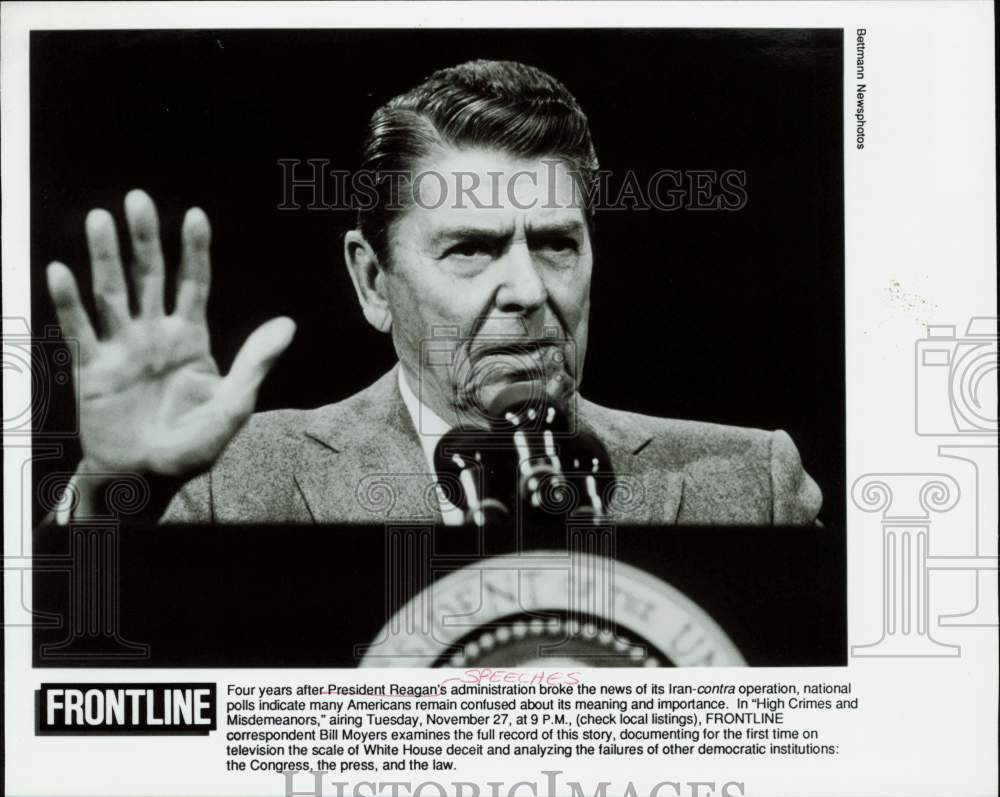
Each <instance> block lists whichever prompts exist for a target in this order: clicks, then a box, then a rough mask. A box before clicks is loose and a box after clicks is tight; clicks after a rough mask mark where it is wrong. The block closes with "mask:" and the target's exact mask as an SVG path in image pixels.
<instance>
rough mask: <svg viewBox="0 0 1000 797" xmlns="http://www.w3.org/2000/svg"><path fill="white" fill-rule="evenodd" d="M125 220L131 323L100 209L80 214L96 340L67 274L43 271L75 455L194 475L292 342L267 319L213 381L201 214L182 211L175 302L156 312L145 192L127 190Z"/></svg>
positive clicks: (113, 467)
mask: <svg viewBox="0 0 1000 797" xmlns="http://www.w3.org/2000/svg"><path fill="white" fill-rule="evenodd" d="M126 213H127V214H128V216H129V226H130V229H131V230H132V234H133V250H134V251H135V252H136V256H137V266H136V269H135V278H134V283H135V293H136V295H137V297H138V298H139V302H138V303H139V307H140V312H139V313H138V314H137V315H136V316H134V317H133V316H132V315H131V314H130V313H129V310H128V299H127V292H126V287H125V282H124V276H123V274H122V272H121V266H120V263H119V260H118V253H117V239H116V235H115V231H114V225H113V221H111V218H110V216H109V215H108V214H106V213H103V212H100V211H93V212H92V213H91V215H90V217H88V224H87V232H88V239H89V243H90V248H91V257H92V261H93V267H94V288H95V295H96V299H97V305H98V308H99V313H100V316H101V319H102V321H103V322H104V324H103V326H104V328H105V330H106V331H107V334H106V336H105V337H104V339H101V340H98V339H97V337H96V335H95V333H94V330H93V328H92V326H91V325H90V321H89V318H88V317H87V314H86V311H85V310H84V309H83V306H82V304H81V303H80V299H79V294H78V291H77V289H76V283H75V280H74V279H73V276H72V274H71V273H70V272H69V270H68V269H67V268H66V267H65V266H63V265H62V264H58V263H54V264H52V265H51V266H50V267H49V290H50V293H51V294H52V297H53V300H54V301H55V304H56V309H57V312H58V314H59V320H60V323H61V325H62V327H63V333H64V335H66V336H67V337H74V338H76V340H77V343H78V347H77V348H78V352H79V361H78V363H77V365H78V369H77V385H76V389H77V394H78V397H79V411H80V436H81V444H82V447H83V454H84V459H85V460H86V461H87V462H88V463H89V466H90V468H91V469H93V470H95V471H98V472H105V473H122V472H138V473H155V474H161V475H166V476H182V475H186V474H193V473H196V472H198V471H200V470H204V469H206V468H208V467H209V466H211V464H212V463H213V462H214V461H215V459H216V458H217V457H218V456H219V454H220V453H221V452H222V450H223V449H224V448H225V447H226V445H227V444H228V442H229V441H230V439H231V438H232V436H233V435H234V434H235V433H236V432H237V431H238V430H239V428H240V426H241V425H242V424H243V422H244V421H245V420H246V418H247V417H248V416H249V415H250V413H251V412H252V411H253V407H254V403H255V401H256V395H257V390H258V388H259V386H260V383H261V382H262V381H263V379H264V377H265V376H266V374H267V372H268V371H269V370H270V368H271V366H272V365H273V362H274V360H275V359H276V358H277V357H278V356H279V355H280V354H281V352H282V351H284V349H285V348H286V347H287V346H288V344H289V343H290V342H291V335H292V333H293V332H294V325H293V324H292V323H291V321H290V320H288V319H273V320H272V321H269V322H268V323H266V324H264V325H263V326H261V327H260V328H258V329H257V330H256V331H255V332H254V333H253V334H252V335H251V336H250V337H249V338H248V340H247V341H246V343H245V344H244V345H243V347H242V348H241V350H240V352H239V354H238V355H237V357H236V360H235V361H234V363H233V367H232V369H231V370H230V372H229V374H228V375H227V376H225V377H223V376H222V375H221V374H220V372H219V369H218V367H217V366H216V364H215V360H214V359H213V358H212V355H211V352H210V349H209V333H208V327H207V324H206V323H205V302H206V300H207V295H208V254H207V250H208V238H209V234H208V223H207V219H205V218H204V214H202V213H201V212H200V211H189V213H188V217H187V218H186V219H185V224H184V230H183V238H184V252H185V257H184V262H183V263H182V270H181V277H180V280H179V283H178V296H177V306H176V309H175V310H174V312H173V313H172V314H170V315H165V314H164V312H163V304H162V284H163V275H162V256H161V255H159V235H158V229H157V227H156V223H157V222H156V215H155V213H156V212H155V209H154V208H153V206H152V202H151V201H150V200H149V198H148V197H147V196H146V195H145V194H142V193H141V192H132V193H131V194H130V195H129V197H128V198H127V199H126Z"/></svg>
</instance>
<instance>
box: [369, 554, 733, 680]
mask: <svg viewBox="0 0 1000 797" xmlns="http://www.w3.org/2000/svg"><path fill="white" fill-rule="evenodd" d="M745 665H746V660H745V659H744V658H743V656H742V654H741V653H740V651H739V650H738V649H737V647H736V646H735V645H734V644H733V642H732V640H730V639H729V637H728V635H727V634H726V632H725V631H723V629H722V628H721V627H720V626H719V624H718V623H716V622H715V620H714V619H712V617H710V616H709V615H708V614H707V613H706V612H705V611H704V610H703V609H702V608H701V607H700V606H698V605H697V604H696V603H695V602H694V601H692V600H691V599H690V598H688V597H687V596H686V595H684V594H683V593H682V592H680V591H679V590H677V589H676V588H675V587H672V586H671V585H670V584H668V583H666V582H665V581H663V580H661V579H659V578H657V577H656V576H654V575H652V574H651V573H647V572H645V571H644V570H640V569H639V568H637V567H632V566H631V565H628V564H625V563H624V562H620V561H617V560H614V559H609V558H606V557H601V556H595V555H592V554H583V553H573V554H567V553H566V552H558V551H530V552H526V553H523V554H521V555H519V556H500V557H494V558H490V559H484V560H482V561H479V562H476V563H474V564H470V565H467V566H466V567H463V568H461V569H460V570H457V571H455V572H453V573H449V574H448V575H447V576H445V577H444V578H442V579H440V580H439V581H436V582H435V583H434V584H432V585H431V586H429V587H427V588H426V589H425V590H424V591H423V592H421V593H420V594H418V595H417V596H415V597H414V598H413V599H412V600H410V601H409V603H407V604H406V605H405V606H403V608H401V609H400V610H399V611H398V612H397V613H396V614H395V615H394V616H393V617H392V618H391V619H390V620H389V622H388V623H387V624H386V625H385V627H384V628H383V629H382V631H381V633H380V634H379V636H378V637H377V638H376V641H375V642H374V643H372V644H371V645H369V646H368V647H367V650H366V651H365V654H364V657H363V659H362V661H361V666H362V667H463V668H465V667H504V668H509V667H561V668H563V669H566V668H576V667H692V666H693V667H713V666H714V667H739V666H745Z"/></svg>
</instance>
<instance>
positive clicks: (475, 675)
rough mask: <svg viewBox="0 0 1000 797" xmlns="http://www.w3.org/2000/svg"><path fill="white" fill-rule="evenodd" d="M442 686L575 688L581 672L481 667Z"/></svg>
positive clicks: (453, 678) (444, 682) (466, 672)
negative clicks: (527, 670) (488, 685)
mask: <svg viewBox="0 0 1000 797" xmlns="http://www.w3.org/2000/svg"><path fill="white" fill-rule="evenodd" d="M441 683H442V684H475V685H479V684H527V685H536V686H537V685H544V686H574V685H576V684H578V683H580V673H579V672H562V671H560V670H553V671H552V672H546V671H545V670H540V671H538V672H523V671H518V670H493V669H491V668H489V667H480V668H475V669H471V670H465V671H464V672H463V673H462V675H460V676H456V677H452V678H445V679H444V680H443V681H441Z"/></svg>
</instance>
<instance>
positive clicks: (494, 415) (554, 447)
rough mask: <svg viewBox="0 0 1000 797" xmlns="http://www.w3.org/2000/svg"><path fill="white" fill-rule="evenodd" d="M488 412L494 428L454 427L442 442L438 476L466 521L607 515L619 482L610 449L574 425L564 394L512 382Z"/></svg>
mask: <svg viewBox="0 0 1000 797" xmlns="http://www.w3.org/2000/svg"><path fill="white" fill-rule="evenodd" d="M487 417H488V419H489V423H490V428H489V429H488V430H480V431H475V432H470V431H461V430H455V429H453V430H452V431H450V432H448V433H447V434H446V435H444V437H442V438H441V440H440V441H439V442H438V446H437V448H436V449H435V468H436V470H437V473H438V483H439V485H440V486H441V487H442V489H443V490H444V491H445V492H446V493H447V494H450V495H449V497H451V498H452V502H453V503H455V505H456V506H457V507H458V508H459V509H461V510H462V511H463V513H464V514H465V522H466V523H468V524H471V525H475V526H479V527H483V526H486V525H493V524H497V523H504V522H509V521H510V519H511V518H513V517H514V514H515V512H518V513H520V515H521V516H522V517H526V518H528V519H532V520H535V521H544V520H549V519H551V518H552V517H553V516H565V515H572V516H573V517H576V518H587V519H589V520H590V521H591V522H593V523H599V522H601V521H602V520H603V519H604V518H605V517H606V515H607V507H606V506H605V497H606V496H607V495H609V494H610V491H611V485H613V483H614V473H613V471H612V468H611V462H610V457H609V456H608V452H607V449H605V447H604V446H603V445H602V444H601V442H600V441H599V440H598V439H597V438H596V437H594V436H593V435H590V434H587V433H585V432H582V431H577V432H575V433H570V424H569V418H568V414H567V412H566V410H565V408H564V406H563V405H562V404H561V403H560V402H558V401H556V400H554V399H552V398H551V397H549V396H547V395H538V393H537V391H535V390H532V388H531V386H530V385H524V384H516V385H511V386H510V387H507V388H505V389H504V390H502V391H501V392H500V393H499V394H498V395H497V397H496V398H495V399H494V400H493V401H492V402H491V403H490V406H489V408H488V410H487ZM455 485H457V487H458V489H457V490H456V489H449V487H452V488H454V487H455Z"/></svg>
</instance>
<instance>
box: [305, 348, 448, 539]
mask: <svg viewBox="0 0 1000 797" xmlns="http://www.w3.org/2000/svg"><path fill="white" fill-rule="evenodd" d="M397 368H398V366H397ZM397 379H398V376H397V374H396V368H393V369H392V370H391V371H390V372H389V373H387V374H386V375H385V376H383V377H382V378H381V379H379V380H378V381H377V382H376V383H375V384H373V385H372V386H371V387H369V388H367V389H366V390H363V391H362V392H361V393H358V394H356V395H354V396H352V397H350V398H349V399H347V400H346V401H343V402H341V403H340V404H335V405H331V406H330V407H326V408H323V409H322V410H320V411H319V413H318V415H317V417H316V418H315V419H314V421H313V422H312V423H311V424H310V425H309V426H308V427H307V429H306V432H305V434H306V437H307V438H308V439H307V440H305V441H303V449H302V452H301V457H300V460H299V463H298V467H297V468H296V471H295V481H296V484H297V485H298V487H299V490H300V491H301V493H302V496H303V498H304V500H305V502H306V505H307V506H308V507H309V512H310V514H311V515H312V517H313V519H314V520H315V521H316V522H317V523H335V522H338V521H340V522H343V521H347V522H355V523H378V522H383V521H387V520H397V521H403V520H412V521H420V522H434V521H435V520H437V519H439V518H440V509H439V507H438V503H437V497H436V494H435V492H434V484H435V479H434V475H433V474H432V473H429V469H428V466H427V462H426V460H425V458H424V453H423V449H422V448H421V446H420V441H419V440H418V438H417V432H416V430H415V429H414V427H413V422H412V420H411V418H410V414H409V412H408V411H407V409H406V405H405V404H404V403H403V399H402V396H400V394H399V386H398V383H397Z"/></svg>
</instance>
